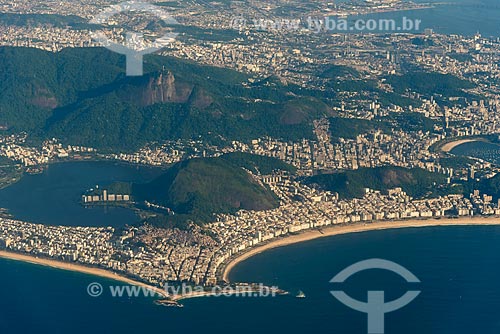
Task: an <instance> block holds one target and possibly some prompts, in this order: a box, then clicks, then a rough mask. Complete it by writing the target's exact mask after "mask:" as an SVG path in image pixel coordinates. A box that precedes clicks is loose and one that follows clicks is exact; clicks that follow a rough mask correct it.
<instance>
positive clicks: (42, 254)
mask: <svg viewBox="0 0 500 334" xmlns="http://www.w3.org/2000/svg"><path fill="white" fill-rule="evenodd" d="M260 182H265V183H266V184H267V185H268V186H269V187H270V188H271V189H272V190H273V191H274V192H275V193H276V195H277V196H279V198H280V200H281V206H280V207H279V208H277V209H274V210H268V211H260V212H257V211H239V212H237V213H236V214H235V215H219V216H217V218H216V219H215V221H214V222H212V223H210V224H207V225H205V226H204V227H200V226H198V225H194V224H192V225H191V226H190V227H189V229H188V230H179V229H158V228H155V227H152V226H149V225H148V224H145V225H143V226H140V227H128V228H127V229H125V230H124V231H123V232H120V233H118V232H117V231H115V230H114V229H113V228H111V227H108V228H95V227H65V226H45V225H39V224H31V223H27V222H21V221H17V220H13V219H6V218H3V219H1V220H0V249H3V250H6V251H8V252H15V253H22V254H28V255H30V256H33V257H39V258H46V259H52V260H58V261H65V262H69V263H73V264H78V265H83V266H90V267H96V268H102V269H106V270H109V271H112V272H116V273H119V274H121V275H123V276H126V277H128V278H131V279H134V280H136V281H140V282H145V283H147V284H148V285H149V286H154V287H163V286H164V285H165V283H167V282H191V283H193V284H200V285H206V286H213V285H215V284H217V283H220V282H222V281H223V275H224V268H225V267H226V266H227V264H228V263H229V262H230V261H231V260H232V259H234V258H235V257H237V256H238V255H240V254H241V253H244V252H246V251H248V250H250V249H252V248H254V247H257V246H259V245H263V244H265V243H268V242H270V241H271V240H276V239H278V238H283V237H286V236H288V235H290V234H295V233H296V232H300V231H304V230H308V229H323V228H326V227H331V226H338V225H345V224H352V223H370V222H373V225H372V224H369V225H370V226H373V228H376V226H377V223H382V222H383V221H386V220H388V221H393V220H405V219H410V220H412V219H413V220H414V219H419V218H420V219H437V218H442V217H444V215H445V212H446V211H448V210H453V211H454V212H457V213H458V214H459V215H461V216H469V215H472V214H473V213H474V210H478V207H479V206H480V208H481V210H483V209H484V208H489V209H488V210H493V212H495V213H497V214H498V213H500V211H499V209H498V208H497V207H496V205H493V204H491V203H489V204H486V205H485V204H484V203H483V202H482V201H475V200H474V198H476V197H474V196H473V197H472V199H473V200H472V201H471V200H470V199H468V198H464V197H463V196H462V195H448V196H444V197H438V198H434V199H426V200H414V199H412V198H411V197H410V196H408V195H407V194H406V193H405V192H404V191H402V190H401V189H393V190H389V191H388V192H387V193H381V192H379V191H373V190H367V191H366V193H365V195H364V196H363V198H360V199H353V200H341V199H339V198H338V195H337V194H336V193H330V192H322V191H318V190H316V189H312V188H309V187H307V186H305V185H303V184H301V183H299V182H296V181H295V180H293V179H292V178H291V177H289V176H287V175H277V176H276V177H273V178H270V177H261V178H260ZM478 196H479V194H477V197H478ZM476 203H480V204H476ZM476 212H482V211H476ZM442 219H443V221H448V220H449V219H446V218H442ZM449 221H453V220H449ZM431 223H432V222H431Z"/></svg>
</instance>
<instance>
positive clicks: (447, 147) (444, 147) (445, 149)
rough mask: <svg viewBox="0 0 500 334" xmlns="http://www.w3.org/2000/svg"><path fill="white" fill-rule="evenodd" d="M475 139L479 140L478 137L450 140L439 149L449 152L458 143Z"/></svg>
mask: <svg viewBox="0 0 500 334" xmlns="http://www.w3.org/2000/svg"><path fill="white" fill-rule="evenodd" d="M475 141H480V138H476V139H462V140H456V141H452V142H449V143H446V144H444V145H443V146H442V147H441V151H443V152H450V151H451V150H453V149H454V148H455V147H457V146H459V145H462V144H465V143H472V142H475Z"/></svg>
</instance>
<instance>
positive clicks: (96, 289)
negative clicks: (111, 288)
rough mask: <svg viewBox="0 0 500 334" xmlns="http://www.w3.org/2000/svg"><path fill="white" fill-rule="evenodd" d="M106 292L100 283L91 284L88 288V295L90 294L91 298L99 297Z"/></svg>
mask: <svg viewBox="0 0 500 334" xmlns="http://www.w3.org/2000/svg"><path fill="white" fill-rule="evenodd" d="M103 291H104V289H103V287H102V285H101V284H99V283H96V282H94V283H90V284H89V285H88V286H87V293H88V294H89V296H90V297H99V296H100V295H102V292H103Z"/></svg>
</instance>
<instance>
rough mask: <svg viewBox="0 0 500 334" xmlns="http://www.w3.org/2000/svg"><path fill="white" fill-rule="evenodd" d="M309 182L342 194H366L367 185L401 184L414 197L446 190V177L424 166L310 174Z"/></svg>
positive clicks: (307, 181)
mask: <svg viewBox="0 0 500 334" xmlns="http://www.w3.org/2000/svg"><path fill="white" fill-rule="evenodd" d="M305 183H306V184H309V185H315V186H318V187H320V188H322V189H325V190H329V191H333V192H337V193H339V196H340V197H341V198H360V197H363V193H364V188H370V189H374V190H380V191H385V190H388V189H392V188H397V187H401V188H402V189H403V190H404V191H405V192H406V193H407V194H409V195H410V196H413V197H423V196H424V195H427V194H433V193H435V192H438V193H439V192H441V191H442V192H446V191H447V189H446V185H445V184H446V177H445V176H444V175H442V174H436V173H431V172H428V171H426V170H423V169H420V168H413V169H408V168H403V167H393V166H387V167H377V168H360V169H358V170H355V171H344V172H339V173H334V174H321V175H315V176H311V177H309V178H307V179H306V180H305Z"/></svg>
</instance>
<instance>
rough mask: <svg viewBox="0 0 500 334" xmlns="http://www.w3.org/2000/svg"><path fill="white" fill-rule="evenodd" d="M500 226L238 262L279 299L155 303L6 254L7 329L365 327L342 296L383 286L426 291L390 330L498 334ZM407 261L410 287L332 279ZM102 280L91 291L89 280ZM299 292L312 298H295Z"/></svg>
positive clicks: (370, 277) (347, 241)
mask: <svg viewBox="0 0 500 334" xmlns="http://www.w3.org/2000/svg"><path fill="white" fill-rule="evenodd" d="M499 239H500V227H495V226H477V227H428V228H419V229H417V228H412V229H402V230H386V231H372V232H364V233H358V234H350V235H339V236H333V237H327V238H324V239H317V240H312V241H308V242H304V243H300V244H295V245H291V246H287V247H283V248H277V249H273V250H269V251H267V252H265V253H262V254H259V255H256V256H255V257H252V258H250V259H248V260H246V261H245V262H242V263H240V264H239V265H238V266H237V267H236V268H235V269H234V271H233V272H232V273H231V279H232V280H235V281H253V282H262V283H265V284H267V285H278V286H280V287H282V288H284V289H287V290H289V291H291V292H292V294H291V295H289V296H278V297H274V298H270V297H268V298H250V297H240V298H237V297H208V298H197V299H191V300H186V301H184V305H185V307H184V308H167V307H162V306H157V305H155V304H154V303H153V302H152V300H151V299H150V298H118V297H117V298H112V297H111V296H110V294H109V293H106V292H107V289H108V288H109V285H111V284H113V285H114V284H117V285H122V283H117V282H113V281H110V280H105V279H101V278H98V277H93V276H88V275H84V274H79V273H72V272H65V271H61V270H58V269H53V268H47V267H40V266H36V265H32V264H27V263H20V262H13V261H10V260H0V271H1V272H2V276H1V282H2V284H1V285H0V292H1V298H0V310H2V312H0V332H1V333H35V332H37V333H65V334H66V333H75V334H79V333H82V334H83V333H89V332H92V333H147V332H160V333H163V332H165V333H166V332H169V333H208V334H211V333H214V334H215V333H217V334H220V333H233V332H237V333H256V332H257V333H266V334H267V333H289V334H294V333H339V334H341V333H345V334H356V333H360V334H362V333H367V320H366V315H365V314H363V313H360V312H357V311H354V310H351V309H349V308H347V307H346V306H344V305H343V304H341V303H340V302H338V301H337V300H336V299H334V298H333V297H332V296H331V295H330V293H329V291H330V290H332V289H333V288H336V289H337V290H338V289H339V288H341V289H343V290H344V291H346V293H348V294H349V295H351V296H352V297H353V298H356V299H359V300H366V291H367V290H382V291H385V293H386V300H392V299H396V298H399V297H400V296H401V295H402V294H403V293H405V292H406V291H407V290H408V289H410V288H412V289H415V288H417V289H418V290H420V291H421V294H420V296H418V297H417V298H416V299H415V300H414V301H413V302H412V303H410V304H409V305H408V306H406V307H405V308H403V309H401V310H398V311H395V312H393V313H389V314H387V315H386V318H385V322H386V324H385V325H386V328H385V332H386V333H388V334H391V333H394V334H401V333H405V334H421V333H429V334H432V333H436V334H448V333H449V334H462V333H463V334H469V333H474V332H476V333H481V334H489V333H491V334H497V333H499V332H500V318H499V317H498V310H499V309H500V286H499V285H498V282H500V266H499V265H498V264H499V263H500V243H499V242H498V240H499ZM374 257H376V258H382V259H387V260H390V261H394V262H396V263H399V264H400V265H402V266H404V267H406V268H407V269H408V270H410V271H411V272H412V273H413V274H415V275H416V276H417V277H418V278H419V279H420V281H421V283H420V284H418V285H410V284H408V283H406V282H405V281H404V280H403V279H402V278H401V277H399V276H397V275H395V274H392V273H387V272H385V271H381V270H370V271H365V272H363V273H358V274H356V275H354V276H352V277H351V278H350V279H349V280H348V281H347V282H346V283H345V285H341V286H340V287H339V286H336V285H334V284H331V283H329V280H330V279H331V278H332V277H333V276H335V275H336V274H337V273H338V272H340V271H341V270H342V269H344V268H345V267H347V266H349V265H351V264H353V263H355V262H357V261H360V260H365V259H370V258H374ZM93 282H98V283H100V284H102V285H103V286H104V291H105V292H104V293H103V294H102V295H101V296H100V297H96V298H94V297H90V296H89V295H88V294H87V286H88V285H89V284H90V283H93ZM298 290H302V291H303V292H304V293H305V294H306V298H304V299H298V298H295V297H294V295H295V293H296V292H297V291H298Z"/></svg>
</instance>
